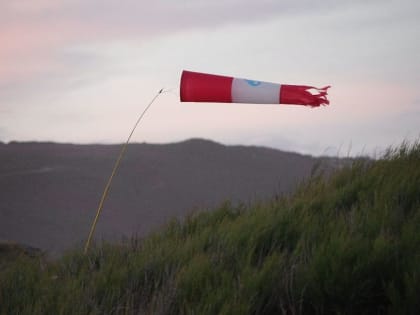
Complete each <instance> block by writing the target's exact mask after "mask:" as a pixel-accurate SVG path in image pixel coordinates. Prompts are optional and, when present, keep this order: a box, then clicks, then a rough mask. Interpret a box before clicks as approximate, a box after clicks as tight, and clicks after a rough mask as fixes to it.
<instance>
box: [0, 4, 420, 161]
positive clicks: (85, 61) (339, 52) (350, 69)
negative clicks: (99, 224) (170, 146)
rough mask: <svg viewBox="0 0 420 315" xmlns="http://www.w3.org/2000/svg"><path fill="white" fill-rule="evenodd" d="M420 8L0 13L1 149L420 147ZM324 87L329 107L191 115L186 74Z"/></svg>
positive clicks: (136, 7)
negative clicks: (59, 145) (21, 144)
mask: <svg viewBox="0 0 420 315" xmlns="http://www.w3.org/2000/svg"><path fill="white" fill-rule="evenodd" d="M419 14H420V2H418V1H416V0H398V1H390V0H378V1H376V0H371V1H369V0H363V1H362V0H353V1H332V0H331V1H325V0H323V1H309V0H302V1H295V0H283V1H281V0H260V1H251V0H241V1H239V0H223V1H221V0H212V1H209V0H208V1H205V0H177V1H175V0H155V1H145V0H125V1H120V0H91V1H86V0H14V1H5V0H1V1H0V141H3V142H9V141H56V142H71V143H120V142H124V141H125V140H126V138H127V136H128V134H129V132H130V130H131V128H132V126H133V124H134V123H135V121H136V119H137V117H138V116H139V114H140V113H141V112H142V110H143V109H144V108H145V107H146V106H147V104H148V103H149V102H150V100H151V99H152V98H153V97H154V96H155V95H156V93H157V92H158V91H159V90H160V89H161V88H165V89H166V90H168V92H167V93H164V94H161V95H160V96H159V98H158V99H157V100H156V102H155V103H154V104H153V106H152V107H151V108H150V110H149V111H148V113H147V115H146V116H145V117H144V119H143V120H142V122H141V124H140V126H139V127H138V129H137V130H136V132H135V134H134V136H133V139H132V141H133V142H147V143H168V142H175V141H182V140H185V139H189V138H206V139H211V140H214V141H217V142H221V143H224V144H243V145H257V146H269V147H274V148H278V149H282V150H288V151H296V152H301V153H305V154H312V155H333V156H347V155H352V156H353V155H360V154H364V155H365V154H369V155H378V154H380V153H381V152H382V151H383V150H384V149H386V148H387V147H389V146H396V145H398V144H399V143H401V142H402V141H403V140H407V141H413V140H416V139H419V136H420V89H419V87H420V40H419V34H420V19H419V18H418V16H419ZM184 69H185V70H192V71H198V72H207V73H214V74H222V75H228V76H235V77H240V78H248V79H253V80H261V81H269V82H277V83H283V84H302V85H314V86H319V87H322V86H325V85H331V86H332V88H331V89H330V90H329V99H330V103H331V104H330V106H326V107H321V108H314V109H312V108H307V107H304V106H287V105H257V104H205V103H181V102H180V101H179V79H180V76H181V73H182V70H184Z"/></svg>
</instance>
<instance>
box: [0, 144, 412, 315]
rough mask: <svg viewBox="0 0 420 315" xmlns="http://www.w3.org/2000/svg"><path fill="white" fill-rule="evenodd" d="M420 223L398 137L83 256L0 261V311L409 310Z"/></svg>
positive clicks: (408, 153)
mask: <svg viewBox="0 0 420 315" xmlns="http://www.w3.org/2000/svg"><path fill="white" fill-rule="evenodd" d="M419 228H420V144H419V143H416V144H413V145H407V144H404V145H402V146H401V147H399V148H398V149H393V150H389V152H388V153H387V154H385V156H384V157H383V158H381V159H379V160H377V161H356V162H355V163H354V164H353V165H352V166H349V167H346V168H343V169H341V170H339V171H337V172H336V173H334V174H330V175H329V176H328V178H327V176H323V175H322V174H316V172H315V174H314V175H313V176H312V178H311V179H310V180H309V181H306V182H305V183H303V184H301V185H300V187H299V189H298V190H297V191H296V192H295V193H294V194H293V195H291V196H289V197H278V198H274V199H273V200H271V201H267V202H260V203H258V204H251V205H242V206H232V205H231V204H229V203H225V204H223V205H221V206H220V207H219V208H218V209H215V210H214V211H211V212H203V213H196V214H193V215H191V216H189V217H188V218H186V219H185V220H184V221H183V222H179V221H173V222H171V223H170V224H169V225H168V226H167V227H166V228H165V229H163V230H161V231H159V232H157V233H155V234H153V235H151V236H149V237H148V238H146V239H144V240H139V239H131V240H127V241H124V242H122V243H121V244H101V245H98V246H96V247H94V248H92V249H91V250H90V252H89V254H88V255H87V256H84V255H83V254H82V252H81V251H80V250H75V251H73V252H69V253H67V254H66V255H65V256H63V257H62V258H60V259H58V260H56V261H47V260H46V259H45V258H43V257H42V256H40V255H39V256H35V257H33V256H32V257H30V256H28V255H17V256H18V257H14V258H13V262H11V261H10V259H9V260H7V261H6V262H4V259H5V258H4V257H3V258H1V257H0V259H2V260H3V264H0V268H1V269H0V313H1V314H416V312H418V310H419V309H420V299H419V292H420V232H419ZM0 254H1V252H0Z"/></svg>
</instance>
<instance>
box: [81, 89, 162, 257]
mask: <svg viewBox="0 0 420 315" xmlns="http://www.w3.org/2000/svg"><path fill="white" fill-rule="evenodd" d="M163 92H166V91H164V90H163V89H160V90H159V92H157V94H156V95H155V96H154V97H153V98H152V100H151V101H150V103H149V104H148V105H147V106H146V108H145V109H144V110H143V112H142V113H141V115H140V117H139V118H138V119H137V121H136V123H135V124H134V127H133V129H132V130H131V132H130V135H129V136H128V138H127V141H126V142H125V143H124V144H123V145H122V147H121V151H120V154H119V156H118V158H117V160H116V161H115V164H114V168H113V169H112V173H111V176H109V179H108V182H107V183H106V185H105V189H104V191H103V193H102V197H101V200H100V202H99V205H98V209H97V210H96V216H95V219H94V220H93V222H92V226H91V228H90V232H89V236H88V238H87V241H86V244H85V249H84V253H85V254H86V253H87V251H88V249H89V245H90V242H91V240H92V237H93V234H94V232H95V228H96V223H98V219H99V216H100V214H101V212H102V208H103V206H104V202H105V199H106V197H107V195H108V192H109V188H110V187H111V183H112V179H113V178H114V176H115V174H116V173H117V170H118V168H119V166H120V164H121V160H122V159H123V157H124V154H125V151H127V146H128V143H129V142H130V140H131V137H132V136H133V134H134V131H135V130H136V128H137V126H138V124H139V123H140V121H141V120H142V118H143V116H144V115H145V114H146V112H147V111H148V110H149V108H150V106H152V104H153V103H154V102H155V100H156V99H157V98H158V97H159V95H160V94H162V93H163Z"/></svg>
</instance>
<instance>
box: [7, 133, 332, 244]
mask: <svg viewBox="0 0 420 315" xmlns="http://www.w3.org/2000/svg"><path fill="white" fill-rule="evenodd" d="M119 150H120V145H96V144H93V145H76V144H59V143H51V142H39V143H38V142H27V143H20V142H11V143H8V144H1V145H0V200H1V202H0V239H4V240H12V241H16V242H21V243H24V244H28V245H30V246H35V247H39V248H41V249H43V250H48V251H53V252H60V251H62V250H63V249H66V248H69V247H71V246H74V245H76V244H80V242H82V241H83V240H84V239H85V238H86V236H87V233H88V230H89V227H90V224H91V221H92V219H93V217H94V215H95V211H96V207H97V203H98V201H99V198H100V196H101V193H102V190H103V188H104V185H105V183H106V180H107V179H108V176H109V174H110V172H111V169H112V166H113V163H114V161H115V159H116V157H117V155H118V152H119ZM320 163H321V164H322V165H323V166H325V167H327V168H330V167H333V166H334V163H335V160H334V159H330V158H314V157H311V156H305V155H300V154H297V153H290V152H283V151H280V150H275V149H270V148H265V147H255V146H252V147H250V146H225V145H221V144H219V143H216V142H213V141H209V140H202V139H191V140H187V141H183V142H179V143H171V144H147V143H142V144H136V143H134V144H130V145H129V148H128V151H127V154H126V156H125V158H124V160H123V162H122V164H121V167H120V169H119V172H118V174H117V176H116V177H115V179H114V182H113V184H112V187H111V191H110V194H109V197H108V199H107V201H106V203H105V207H104V210H103V213H102V216H101V218H100V220H99V223H98V229H97V233H96V235H95V236H96V239H97V240H100V239H101V238H104V239H112V238H120V237H121V236H122V235H126V236H130V235H132V234H136V235H140V236H143V235H146V234H147V233H149V232H150V231H151V230H153V229H156V228H158V227H159V226H161V225H163V224H164V223H165V222H167V221H168V220H169V219H170V218H171V217H182V216H184V215H185V214H187V213H189V212H191V211H194V210H197V209H208V208H212V207H214V206H215V205H217V204H219V203H221V202H223V201H224V200H231V201H232V202H240V201H242V202H245V203H246V202H250V201H253V200H258V199H265V198H269V197H271V196H273V195H275V194H282V193H288V192H291V191H292V190H293V189H294V188H295V187H296V185H297V184H298V183H299V182H300V181H302V180H303V179H304V178H305V177H307V176H309V175H310V173H311V170H312V169H313V168H314V166H316V165H318V164H320Z"/></svg>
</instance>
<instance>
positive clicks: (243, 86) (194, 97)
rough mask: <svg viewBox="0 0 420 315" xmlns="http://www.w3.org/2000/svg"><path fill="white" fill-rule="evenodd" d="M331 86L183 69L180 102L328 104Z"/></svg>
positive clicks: (314, 105)
mask: <svg viewBox="0 0 420 315" xmlns="http://www.w3.org/2000/svg"><path fill="white" fill-rule="evenodd" d="M329 88H330V86H326V87H323V88H316V87H313V86H307V85H288V84H278V83H270V82H263V81H254V80H247V79H239V78H233V77H227V76H221V75H214V74H207V73H200V72H192V71H186V70H184V71H183V72H182V76H181V88H180V90H181V91H180V96H181V102H212V103H253V104H294V105H305V106H312V107H318V106H320V105H328V104H329V101H328V99H327V90H328V89H329Z"/></svg>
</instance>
